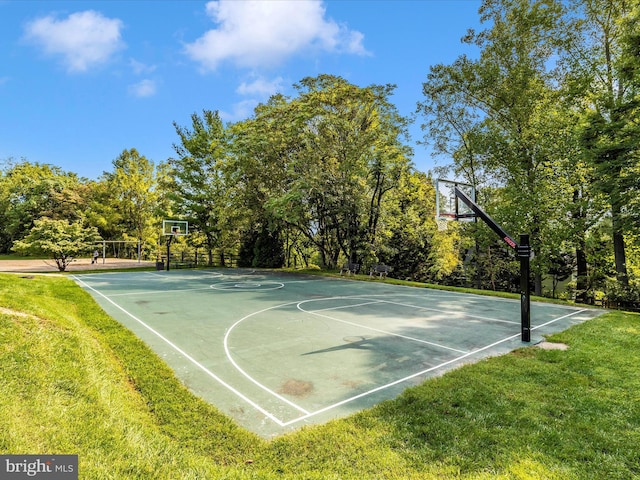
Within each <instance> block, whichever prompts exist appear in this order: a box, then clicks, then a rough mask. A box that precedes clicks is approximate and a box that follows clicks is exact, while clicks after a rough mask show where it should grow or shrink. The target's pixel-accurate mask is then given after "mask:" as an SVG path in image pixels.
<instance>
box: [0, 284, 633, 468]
mask: <svg viewBox="0 0 640 480" xmlns="http://www.w3.org/2000/svg"><path fill="white" fill-rule="evenodd" d="M23 277H24V276H23ZM23 277H21V276H15V275H0V307H2V309H1V310H0V453H20V454H27V453H30V454H41V453H57V454H63V453H68V454H78V455H79V462H80V478H83V479H92V480H93V479H189V478H193V479H225V478H228V479H236V478H240V479H245V478H256V479H271V478H274V479H275V478H278V479H280V478H305V479H352V478H353V479H370V478H378V479H387V478H389V479H391V478H397V479H405V478H416V479H418V478H434V479H436V478H437V479H447V478H451V479H453V478H464V479H555V478H558V479H599V478H603V479H632V478H640V316H638V315H633V314H626V313H622V312H613V313H608V314H606V315H603V316H602V317H599V318H597V319H595V320H591V321H589V322H586V323H583V324H581V325H578V326H575V327H573V328H571V329H570V330H567V331H565V332H562V333H560V334H557V335H554V336H553V337H550V338H549V340H552V341H556V342H564V343H566V344H567V345H568V346H569V349H568V350H566V351H559V350H550V351H547V350H542V349H538V348H524V349H520V350H517V351H515V352H513V353H511V354H508V355H504V356H501V357H496V358H490V359H487V360H484V361H481V362H479V363H477V364H474V365H467V366H464V367H462V368H459V369H457V370H455V371H452V372H449V373H447V374H446V375H444V376H442V377H439V378H436V379H433V380H429V381H427V382H425V383H423V384H422V385H420V386H418V387H414V388H410V389H408V390H406V391H405V393H404V394H403V395H401V396H400V397H398V398H397V399H395V400H392V401H387V402H384V403H382V404H380V405H378V406H377V407H375V408H372V409H370V410H367V411H364V412H361V413H359V414H357V415H353V416H351V417H349V418H346V419H342V420H336V421H333V422H329V423H327V424H325V425H321V426H314V427H307V428H304V429H302V430H300V431H298V432H295V433H292V434H288V435H285V436H282V437H278V438H276V439H273V440H269V441H268V440H264V439H261V438H259V437H257V436H255V435H254V434H252V433H250V432H247V431H245V430H243V429H242V428H240V427H238V426H237V425H235V424H234V423H233V422H232V421H231V420H230V419H228V418H227V417H225V416H224V415H222V414H221V413H219V412H218V411H217V410H216V409H215V408H214V407H212V406H210V405H208V404H207V403H205V402H203V401H201V400H199V399H198V398H196V397H194V396H193V395H192V394H191V393H190V392H189V391H188V390H187V389H186V388H184V387H183V386H182V385H181V384H180V383H179V382H178V381H177V380H176V378H175V376H174V374H173V372H172V371H171V370H170V369H169V368H168V367H167V366H166V365H165V364H164V363H163V362H162V361H161V360H160V359H159V358H158V357H157V356H156V355H155V354H154V353H153V352H151V351H150V350H149V349H148V348H147V347H146V346H145V345H144V344H143V343H142V342H141V341H139V340H138V339H137V338H136V337H135V336H134V335H133V334H131V333H130V332H129V331H128V330H126V329H124V328H123V327H122V326H121V325H120V324H119V323H117V322H116V321H114V320H113V319H111V318H110V317H109V316H107V315H106V314H105V313H104V312H103V311H102V310H101V309H100V307H99V306H98V305H97V304H96V303H95V302H94V301H93V299H92V298H91V297H90V296H89V295H88V294H87V293H86V292H84V291H83V290H82V289H80V288H79V287H77V286H76V285H75V283H74V282H73V281H72V280H71V279H69V278H65V277H57V276H31V277H29V278H23Z"/></svg>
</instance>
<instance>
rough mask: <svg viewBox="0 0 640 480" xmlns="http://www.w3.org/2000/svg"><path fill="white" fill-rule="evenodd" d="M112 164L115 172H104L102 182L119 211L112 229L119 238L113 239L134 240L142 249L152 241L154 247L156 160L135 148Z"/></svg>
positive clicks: (124, 152) (114, 206)
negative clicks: (115, 224) (151, 159)
mask: <svg viewBox="0 0 640 480" xmlns="http://www.w3.org/2000/svg"><path fill="white" fill-rule="evenodd" d="M112 163H113V171H112V172H105V173H104V175H103V181H104V182H105V183H106V185H107V187H108V194H109V199H108V201H109V202H110V203H111V205H113V210H114V211H115V212H116V213H117V216H116V222H117V227H116V228H115V229H113V230H114V231H115V232H116V235H117V236H118V237H119V238H112V239H110V240H135V241H137V242H139V244H140V245H141V248H142V249H143V250H145V249H149V248H151V246H150V245H149V244H150V243H152V245H153V248H155V242H156V238H157V235H156V233H157V232H156V230H157V225H158V218H157V214H156V208H157V204H158V190H157V182H156V175H155V166H154V164H153V162H152V161H150V160H148V159H147V158H146V157H144V156H142V155H140V153H138V151H137V150H136V149H135V148H132V149H131V150H123V152H122V153H121V154H120V155H119V156H118V157H117V158H116V159H114V160H113V162H112Z"/></svg>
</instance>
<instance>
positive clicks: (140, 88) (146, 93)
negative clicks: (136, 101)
mask: <svg viewBox="0 0 640 480" xmlns="http://www.w3.org/2000/svg"><path fill="white" fill-rule="evenodd" d="M156 90H157V88H156V82H154V81H153V80H142V81H140V82H138V83H135V84H133V85H130V86H129V93H130V94H131V95H133V96H136V97H151V96H152V95H155V93H156Z"/></svg>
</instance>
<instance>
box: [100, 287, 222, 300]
mask: <svg viewBox="0 0 640 480" xmlns="http://www.w3.org/2000/svg"><path fill="white" fill-rule="evenodd" d="M210 289H211V287H201V288H173V289H171V290H149V291H143V292H127V293H113V294H111V295H103V296H105V297H109V298H111V297H133V296H136V295H157V294H159V293H173V292H195V291H198V290H210Z"/></svg>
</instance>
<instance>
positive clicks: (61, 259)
mask: <svg viewBox="0 0 640 480" xmlns="http://www.w3.org/2000/svg"><path fill="white" fill-rule="evenodd" d="M99 239H100V235H99V234H98V230H97V229H96V228H95V227H85V226H83V225H82V222H80V221H76V222H72V223H70V222H69V221H68V220H53V219H50V218H42V219H40V220H36V221H35V222H34V226H33V228H32V229H31V231H30V232H29V234H28V235H27V236H26V237H25V238H23V239H22V240H18V241H16V242H15V243H14V246H13V250H14V251H16V252H19V253H21V254H29V255H48V256H50V257H51V258H53V260H54V261H55V262H56V265H57V266H58V270H60V271H61V272H64V271H65V270H66V269H67V267H68V266H69V264H70V263H71V262H73V261H74V260H75V259H76V258H77V257H79V256H80V255H86V254H87V253H88V252H90V251H92V250H93V248H95V243H96V242H97V241H98V240H99Z"/></svg>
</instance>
